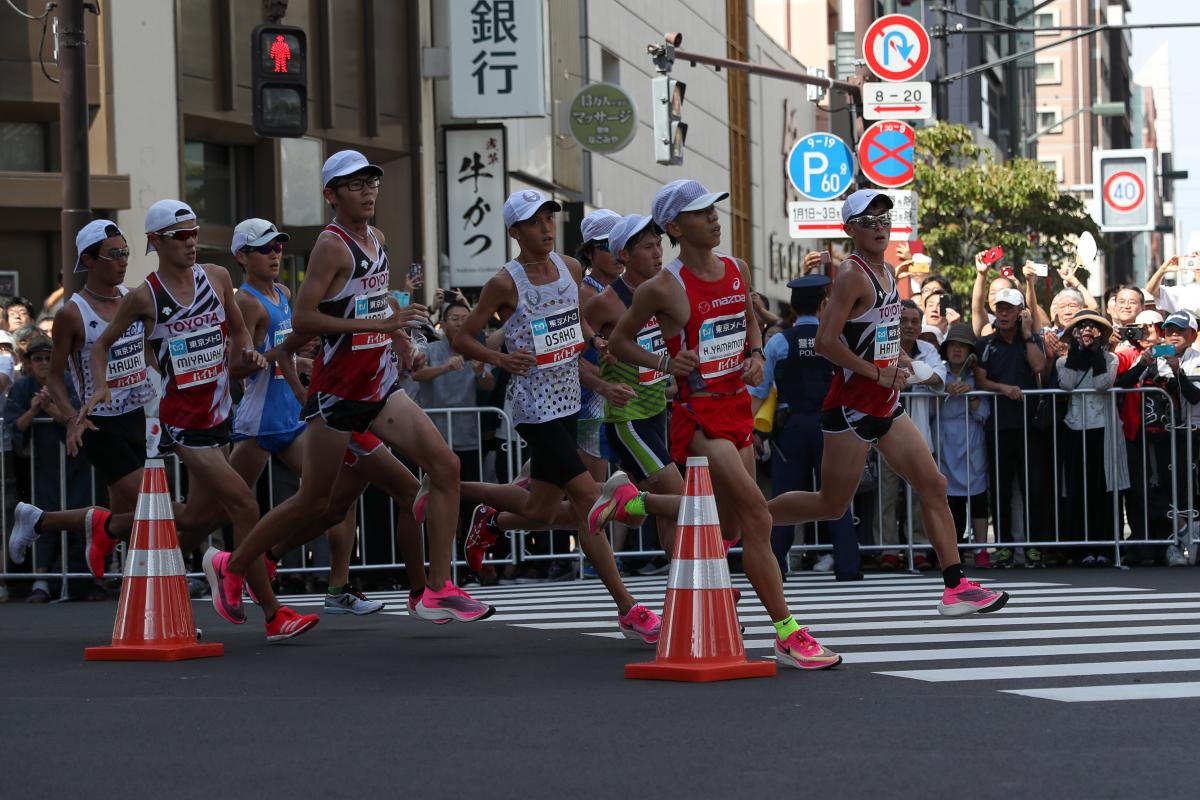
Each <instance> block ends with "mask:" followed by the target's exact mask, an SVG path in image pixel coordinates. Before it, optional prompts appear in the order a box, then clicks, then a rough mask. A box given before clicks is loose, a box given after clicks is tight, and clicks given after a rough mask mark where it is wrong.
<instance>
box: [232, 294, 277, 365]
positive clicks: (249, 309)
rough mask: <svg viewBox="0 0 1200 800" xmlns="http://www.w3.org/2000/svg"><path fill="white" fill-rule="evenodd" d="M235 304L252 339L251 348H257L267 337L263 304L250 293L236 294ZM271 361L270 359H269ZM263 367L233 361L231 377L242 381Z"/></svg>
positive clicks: (238, 360)
mask: <svg viewBox="0 0 1200 800" xmlns="http://www.w3.org/2000/svg"><path fill="white" fill-rule="evenodd" d="M234 304H235V305H236V306H237V307H238V310H239V311H240V312H241V314H242V322H243V324H244V325H245V327H246V330H247V332H248V335H249V337H250V343H251V346H253V347H257V346H258V345H259V343H260V342H262V341H263V339H265V338H266V336H267V320H268V317H267V313H266V309H264V308H263V307H262V303H260V302H258V300H256V299H254V297H253V296H252V295H250V294H249V293H248V292H235V293H234ZM267 360H268V361H269V360H270V359H269V358H268V359H267ZM260 369H262V367H259V366H257V365H256V364H252V363H249V362H244V361H243V360H242V359H240V358H239V359H232V363H231V364H230V368H229V377H230V378H232V379H233V380H235V381H237V380H241V379H242V378H245V377H247V376H249V375H253V374H254V373H255V372H258V371H259V370H260Z"/></svg>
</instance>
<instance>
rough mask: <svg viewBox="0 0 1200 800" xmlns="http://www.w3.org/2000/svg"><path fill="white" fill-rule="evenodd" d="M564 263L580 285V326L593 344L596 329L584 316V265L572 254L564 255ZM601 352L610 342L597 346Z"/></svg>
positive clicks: (584, 337)
mask: <svg viewBox="0 0 1200 800" xmlns="http://www.w3.org/2000/svg"><path fill="white" fill-rule="evenodd" d="M562 260H563V263H564V264H566V265H567V269H569V270H570V271H571V277H572V278H574V279H575V285H576V286H577V287H579V328H580V330H582V331H583V340H584V341H585V342H587V343H588V344H592V337H593V336H595V335H596V331H595V330H593V329H592V326H591V325H589V324H588V322H587V320H586V319H584V318H583V288H584V287H583V265H582V264H580V263H579V262H578V261H576V260H575V259H573V258H571V257H570V256H563V257H562ZM596 349H597V350H600V352H601V353H603V352H605V351H606V350H608V342H607V341H605V342H604V343H603V345H602V346H601V347H597V348H596Z"/></svg>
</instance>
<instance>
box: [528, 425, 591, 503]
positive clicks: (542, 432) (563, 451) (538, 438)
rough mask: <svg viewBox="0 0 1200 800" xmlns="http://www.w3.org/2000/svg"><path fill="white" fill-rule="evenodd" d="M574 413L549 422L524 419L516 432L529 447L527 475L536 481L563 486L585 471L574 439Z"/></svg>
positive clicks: (585, 468)
mask: <svg viewBox="0 0 1200 800" xmlns="http://www.w3.org/2000/svg"><path fill="white" fill-rule="evenodd" d="M575 421H576V415H575V414H572V415H571V416H569V417H559V418H558V419H552V420H550V421H549V422H524V423H521V424H520V425H518V426H517V433H518V434H519V435H520V437H521V438H522V439H524V440H525V444H526V445H528V447H529V454H528V455H529V475H530V477H532V478H533V479H534V480H535V481H544V482H546V483H552V484H554V485H555V486H566V485H567V484H568V483H570V482H571V481H572V480H574V479H575V478H577V477H579V476H580V475H582V474H584V473H585V472H587V467H585V466H584V465H583V459H581V458H580V457H579V450H578V449H577V448H578V446H579V445H578V443H577V442H576V440H575Z"/></svg>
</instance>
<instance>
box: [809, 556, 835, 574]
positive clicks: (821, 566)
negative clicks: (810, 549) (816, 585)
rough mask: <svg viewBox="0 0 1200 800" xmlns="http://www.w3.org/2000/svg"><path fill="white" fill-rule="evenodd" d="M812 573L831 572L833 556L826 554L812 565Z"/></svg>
mask: <svg viewBox="0 0 1200 800" xmlns="http://www.w3.org/2000/svg"><path fill="white" fill-rule="evenodd" d="M813 572H833V556H832V555H831V554H830V553H826V554H825V555H823V556H821V557H820V558H818V559H817V563H815V564H813Z"/></svg>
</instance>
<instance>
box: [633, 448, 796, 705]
mask: <svg viewBox="0 0 1200 800" xmlns="http://www.w3.org/2000/svg"><path fill="white" fill-rule="evenodd" d="M686 484H687V485H686V488H685V489H684V492H683V498H682V501H681V503H680V506H679V526H678V528H676V531H675V554H674V556H673V557H672V558H671V576H670V579H669V580H668V582H667V600H666V605H665V607H664V608H663V622H662V633H661V634H660V635H659V639H658V656H657V658H655V659H654V661H646V662H643V663H640V664H627V665H626V666H625V677H626V678H650V679H657V680H664V681H694V682H702V681H723V680H729V679H731V678H765V677H769V676H771V675H774V674H775V662H774V661H749V660H747V659H746V650H745V648H744V647H743V646H742V634H741V631H740V629H739V627H738V616H737V609H736V608H735V607H734V600H733V584H732V582H731V581H730V579H729V565H728V564H727V563H726V562H725V548H724V547H723V546H722V544H721V523H720V520H719V519H718V518H717V501H716V499H715V498H714V497H713V490H712V479H711V478H710V477H709V474H708V459H707V458H697V457H692V458H689V459H688V460H687V479H686Z"/></svg>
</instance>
